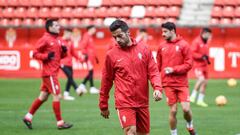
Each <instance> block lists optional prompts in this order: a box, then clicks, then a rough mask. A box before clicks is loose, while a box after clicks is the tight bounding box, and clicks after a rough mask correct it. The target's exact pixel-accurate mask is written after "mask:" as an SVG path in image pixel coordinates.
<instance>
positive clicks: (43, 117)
mask: <svg viewBox="0 0 240 135" xmlns="http://www.w3.org/2000/svg"><path fill="white" fill-rule="evenodd" d="M65 81H66V80H64V79H62V80H60V82H61V86H62V87H61V88H62V91H63V90H64V87H65ZM194 82H195V81H194V80H191V81H190V88H191V89H192V88H193V85H194ZM40 83H41V80H40V79H3V78H2V79H0V122H1V123H0V131H1V133H0V134H1V135H13V134H14V135H15V134H17V135H30V134H31V135H47V134H51V135H65V134H66V135H83V134H87V135H119V134H123V133H122V129H121V128H120V124H119V121H118V117H117V113H116V111H115V109H114V102H113V96H111V99H110V112H111V115H110V119H109V120H105V119H103V118H102V117H101V116H100V113H99V109H98V95H91V94H89V93H87V94H85V95H83V96H82V97H77V96H76V94H75V93H74V91H73V90H71V95H73V96H75V97H76V100H75V101H64V100H62V102H61V108H62V116H63V118H64V119H65V121H67V122H71V123H73V124H74V127H73V128H72V129H69V130H64V131H59V130H57V128H56V121H55V117H54V114H53V110H52V107H51V104H52V102H51V97H50V98H49V99H48V101H47V102H46V103H45V104H44V105H43V106H41V108H40V109H39V110H38V112H37V113H36V114H35V117H34V119H33V130H28V129H27V128H26V126H25V125H24V124H23V122H22V118H23V116H24V115H25V113H26V112H27V111H28V108H29V106H30V105H31V103H32V101H33V100H34V99H35V98H36V97H37V96H38V94H39V90H38V89H39V86H40ZM78 83H80V81H78ZM96 85H97V87H99V85H100V82H99V81H97V82H96ZM151 93H152V91H151ZM151 93H150V113H151V135H169V134H170V133H169V126H168V111H169V109H168V107H167V105H166V102H165V98H164V99H163V100H162V101H161V102H154V101H153V99H152V94H151ZM111 95H113V90H112V91H111ZM206 95H207V96H206V99H205V100H206V102H207V103H209V107H207V108H202V107H199V106H197V105H196V104H192V105H191V107H192V111H193V117H194V124H195V128H196V130H197V132H198V134H199V135H220V134H221V135H236V134H238V133H240V124H239V123H240V107H239V106H240V90H239V86H237V87H233V88H230V87H228V86H227V83H226V80H209V85H208V88H207V92H206ZM218 95H224V96H226V98H227V99H228V103H227V105H226V106H224V107H218V106H216V105H215V97H216V96H218ZM177 117H178V133H179V135H187V134H188V133H187V131H186V129H185V121H184V119H183V116H182V111H181V108H180V106H179V109H178V115H177Z"/></svg>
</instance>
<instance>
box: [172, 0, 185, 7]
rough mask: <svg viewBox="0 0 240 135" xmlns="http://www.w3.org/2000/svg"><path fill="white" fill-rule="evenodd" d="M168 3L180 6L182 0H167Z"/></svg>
mask: <svg viewBox="0 0 240 135" xmlns="http://www.w3.org/2000/svg"><path fill="white" fill-rule="evenodd" d="M169 2H170V4H171V5H173V6H182V4H183V0H169Z"/></svg>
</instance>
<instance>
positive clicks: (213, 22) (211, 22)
mask: <svg viewBox="0 0 240 135" xmlns="http://www.w3.org/2000/svg"><path fill="white" fill-rule="evenodd" d="M219 23H220V21H219V19H218V18H212V19H211V20H210V21H209V24H210V25H218V24H219Z"/></svg>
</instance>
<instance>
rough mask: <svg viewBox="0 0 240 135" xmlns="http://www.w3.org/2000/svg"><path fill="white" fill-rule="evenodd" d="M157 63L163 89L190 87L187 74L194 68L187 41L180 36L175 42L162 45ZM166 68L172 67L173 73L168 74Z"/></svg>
mask: <svg viewBox="0 0 240 135" xmlns="http://www.w3.org/2000/svg"><path fill="white" fill-rule="evenodd" d="M157 61H158V68H159V70H160V72H161V77H162V85H163V87H165V86H188V77H187V73H188V71H189V70H190V69H191V68H192V65H193V60H192V55H191V49H190V46H189V44H188V43H187V42H186V41H185V40H183V39H182V38H181V37H179V36H178V37H177V38H176V39H175V40H174V41H169V42H167V41H165V42H163V43H161V44H160V47H159V48H158V52H157ZM166 67H172V68H173V73H171V74H166V73H165V71H164V68H166Z"/></svg>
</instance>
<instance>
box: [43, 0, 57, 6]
mask: <svg viewBox="0 0 240 135" xmlns="http://www.w3.org/2000/svg"><path fill="white" fill-rule="evenodd" d="M42 2H43V5H44V6H54V5H55V3H54V0H43V1H42Z"/></svg>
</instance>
